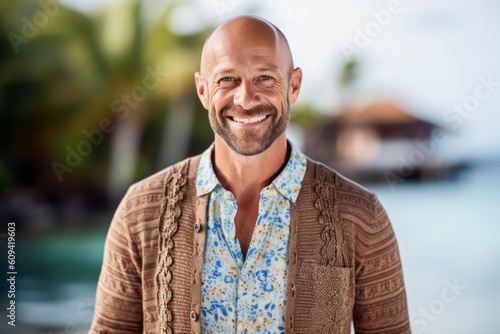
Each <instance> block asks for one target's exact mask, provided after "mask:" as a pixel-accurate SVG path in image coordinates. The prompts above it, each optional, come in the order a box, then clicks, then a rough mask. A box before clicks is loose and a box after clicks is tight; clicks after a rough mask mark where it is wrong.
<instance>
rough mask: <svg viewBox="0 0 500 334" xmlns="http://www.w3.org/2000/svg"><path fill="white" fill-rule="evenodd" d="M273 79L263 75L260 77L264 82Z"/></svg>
mask: <svg viewBox="0 0 500 334" xmlns="http://www.w3.org/2000/svg"><path fill="white" fill-rule="evenodd" d="M271 79H272V77H270V76H269V75H263V76H261V77H260V80H263V81H267V80H271Z"/></svg>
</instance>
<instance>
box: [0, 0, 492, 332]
mask: <svg viewBox="0 0 500 334" xmlns="http://www.w3.org/2000/svg"><path fill="white" fill-rule="evenodd" d="M241 14H256V15H260V16H262V17H264V18H266V19H268V20H270V21H271V22H273V23H275V24H276V25H277V26H278V27H279V28H280V29H281V30H282V31H283V32H284V33H285V35H286V36H287V37H288V40H289V42H290V45H291V48H292V53H293V55H294V59H295V63H296V65H297V66H300V67H301V68H302V69H303V72H304V82H303V89H302V93H301V97H300V99H299V102H298V104H297V105H296V106H294V107H293V108H292V119H291V124H290V127H289V131H288V135H289V138H290V140H291V141H292V142H294V144H295V145H297V146H298V147H299V148H300V149H302V150H303V151H304V152H305V153H306V154H308V155H309V156H311V157H312V158H315V159H317V160H320V161H322V162H324V163H326V164H328V165H330V166H332V167H334V168H336V169H338V170H339V171H341V172H342V173H344V174H345V175H346V176H348V177H351V178H353V179H354V180H356V181H357V182H359V183H361V184H363V185H365V186H367V187H368V188H370V189H372V190H374V191H375V192H376V193H377V195H378V196H379V197H380V199H381V201H382V203H383V204H384V206H385V208H386V209H387V211H388V213H389V216H390V218H391V220H392V223H393V226H394V229H395V231H396V235H397V237H398V241H399V246H400V251H401V256H402V260H403V266H404V273H405V279H406V286H407V293H408V304H409V311H410V316H411V321H412V329H413V332H414V333H429V334H431V333H464V334H466V333H485V334H488V333H499V331H500V319H499V317H498V306H499V304H498V300H500V288H499V287H498V282H499V281H500V265H499V263H500V262H499V260H500V243H499V242H498V240H499V236H500V225H499V224H500V214H499V210H498V207H499V205H500V131H499V130H498V126H499V124H500V112H499V109H500V62H499V59H500V41H499V37H498V32H499V31H500V21H499V20H498V15H499V14H500V4H499V3H498V2H496V1H492V0H478V1H474V2H472V1H459V2H457V1H452V0H434V1H430V0H422V1H409V0H402V1H397V0H389V1H379V0H371V1H367V0H356V1H349V2H348V1H338V0H336V1H308V2H307V3H305V2H303V1H284V0H276V1H263V0H260V1H246V0H205V1H202V0H199V1H194V0H193V1H186V0H184V1H166V0H163V1H159V0H144V1H134V0H87V1H85V2H83V1H78V2H77V1H76V0H65V1H56V0H40V1H32V0H14V1H3V0H2V1H1V2H0V115H1V122H0V131H1V138H2V140H1V145H0V190H1V191H0V222H1V223H0V226H2V227H1V230H0V242H1V243H0V246H1V252H2V261H3V263H5V266H4V267H3V268H7V223H8V222H15V223H16V233H17V234H16V261H17V262H16V270H17V273H18V274H17V280H16V299H15V300H16V306H17V309H16V310H17V318H16V327H12V326H8V325H7V321H8V319H6V317H5V315H2V319H3V320H2V321H1V322H0V331H1V332H2V333H27V334H30V333H54V334H55V333H57V334H59V333H86V331H87V330H88V328H89V326H90V323H91V321H92V313H93V307H94V301H95V299H94V298H95V289H96V284H97V279H98V275H99V270H100V265H101V261H102V252H103V246H104V239H105V236H106V232H107V228H108V226H109V223H110V221H111V217H112V215H113V212H114V209H115V208H116V205H117V203H118V201H119V200H120V199H121V197H122V196H123V194H124V192H125V191H126V189H127V187H128V186H129V185H130V184H132V183H133V182H135V181H137V180H139V179H142V178H144V177H146V176H148V175H150V174H152V173H154V172H156V171H158V170H161V169H163V168H165V167H166V166H168V165H170V164H172V163H174V162H176V161H179V160H181V159H183V158H185V157H187V156H189V155H194V154H198V153H201V152H202V151H203V150H204V149H205V148H206V147H207V146H208V145H209V144H210V143H211V142H212V140H213V133H212V131H211V129H210V127H209V124H208V120H207V115H206V111H205V110H203V108H202V106H201V105H200V103H199V102H198V100H197V97H196V93H195V89H194V80H193V73H194V72H195V71H197V70H198V67H199V57H200V53H201V47H202V44H203V41H204V38H205V37H206V36H207V34H208V33H209V32H210V30H211V29H212V28H213V27H215V26H216V25H217V24H219V23H221V22H222V21H224V20H226V19H228V18H230V17H232V16H236V15H241ZM7 271H8V270H7V269H5V270H2V274H1V275H2V277H3V278H2V279H1V288H2V289H1V291H2V292H1V301H2V302H1V308H2V309H3V310H4V311H3V312H2V314H4V312H5V313H6V311H5V309H6V307H7V305H8V304H7V303H8V302H9V300H8V298H7V291H8V286H7V285H6V283H5V282H6V279H5V275H6V272H7Z"/></svg>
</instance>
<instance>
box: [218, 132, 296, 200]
mask: <svg viewBox="0 0 500 334" xmlns="http://www.w3.org/2000/svg"><path fill="white" fill-rule="evenodd" d="M288 153H289V152H288V150H287V141H286V136H285V134H283V135H282V136H280V137H279V138H277V139H276V140H275V142H274V143H273V144H272V145H271V146H270V147H269V148H268V149H267V150H265V151H264V152H262V153H260V154H257V155H253V156H244V155H241V154H238V153H236V152H234V151H233V150H232V149H231V148H230V147H229V146H228V145H227V144H226V143H225V142H224V141H223V140H222V139H221V138H220V137H216V139H215V149H214V155H213V156H212V162H213V166H214V171H215V173H216V175H217V178H218V179H219V180H220V182H221V184H222V186H223V187H224V188H225V189H227V190H229V191H231V192H232V193H233V194H234V195H235V197H236V198H239V197H241V196H243V197H244V194H246V193H247V194H249V193H255V192H257V193H260V191H261V190H262V188H264V187H266V186H267V185H269V184H270V183H271V182H272V181H273V180H274V178H275V177H276V176H277V175H278V174H279V173H280V172H281V171H282V170H283V168H284V167H285V165H286V163H287V160H288V155H289V154H288Z"/></svg>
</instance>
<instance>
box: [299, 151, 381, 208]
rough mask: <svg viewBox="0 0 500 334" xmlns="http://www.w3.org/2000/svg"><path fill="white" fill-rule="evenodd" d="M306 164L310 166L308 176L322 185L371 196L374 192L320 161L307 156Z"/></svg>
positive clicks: (347, 192) (346, 192)
mask: <svg viewBox="0 0 500 334" xmlns="http://www.w3.org/2000/svg"><path fill="white" fill-rule="evenodd" d="M308 166H310V167H311V169H312V170H311V171H310V174H309V177H310V178H311V179H313V180H314V182H316V183H321V185H322V186H326V187H333V188H335V190H336V191H337V192H342V193H344V194H353V195H359V196H363V197H369V198H372V197H373V196H374V193H373V192H372V191H371V190H369V189H367V188H365V187H364V186H362V185H360V184H359V183H357V182H355V181H353V180H351V179H349V178H347V177H346V176H344V175H342V174H341V173H339V172H338V171H336V170H335V169H333V168H332V167H329V166H327V165H325V164H323V163H322V162H318V161H315V160H312V159H310V158H308Z"/></svg>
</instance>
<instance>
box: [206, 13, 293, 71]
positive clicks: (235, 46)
mask: <svg viewBox="0 0 500 334" xmlns="http://www.w3.org/2000/svg"><path fill="white" fill-rule="evenodd" d="M249 48H260V49H271V50H273V51H274V52H275V53H276V57H277V61H278V62H279V65H280V66H284V68H285V71H286V72H287V74H288V75H289V74H290V73H291V72H292V70H293V58H292V54H291V51H290V47H289V45H288V41H287V39H286V37H285V35H284V34H283V33H282V32H281V31H280V30H279V29H278V28H277V27H276V26H275V25H273V24H272V23H270V22H268V21H266V20H264V19H262V18H260V17H257V16H239V17H236V18H232V19H230V20H228V21H226V22H224V23H222V24H221V25H220V26H218V27H217V28H216V29H215V30H214V31H212V33H211V34H210V35H209V36H208V37H207V39H206V41H205V44H204V46H203V51H202V55H201V64H200V70H201V73H202V74H205V73H207V71H208V72H210V71H211V70H212V69H213V68H214V66H215V65H216V63H217V60H218V59H219V60H220V59H221V57H223V55H224V53H227V52H231V53H234V52H235V51H238V52H241V53H245V52H246V51H247V50H249Z"/></svg>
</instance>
